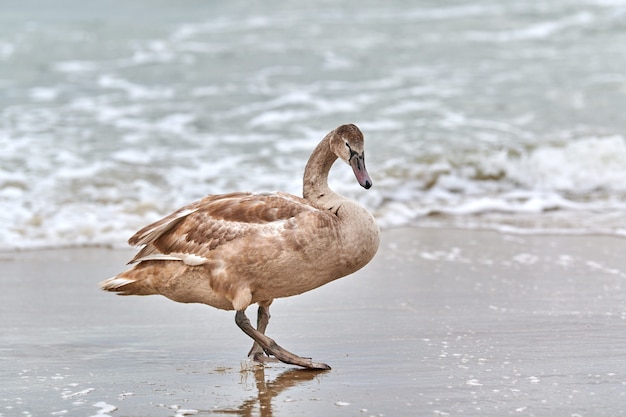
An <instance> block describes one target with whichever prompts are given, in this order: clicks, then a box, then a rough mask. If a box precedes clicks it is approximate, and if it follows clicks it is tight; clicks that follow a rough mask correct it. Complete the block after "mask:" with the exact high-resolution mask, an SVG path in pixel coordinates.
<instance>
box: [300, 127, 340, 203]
mask: <svg viewBox="0 0 626 417" xmlns="http://www.w3.org/2000/svg"><path fill="white" fill-rule="evenodd" d="M332 134H333V132H331V133H329V134H328V135H326V137H324V139H322V141H321V142H320V143H319V144H318V145H317V147H316V148H315V150H314V151H313V153H312V154H311V157H310V158H309V162H307V164H306V168H305V169H304V180H303V189H302V195H303V197H304V198H306V199H307V200H310V201H312V200H318V199H319V198H321V197H323V196H325V195H326V196H327V195H328V194H330V193H333V191H332V190H331V189H330V188H329V187H328V173H329V172H330V168H331V167H332V166H333V163H334V162H335V161H336V160H337V155H335V153H334V152H333V151H331V149H330V137H331V135H332Z"/></svg>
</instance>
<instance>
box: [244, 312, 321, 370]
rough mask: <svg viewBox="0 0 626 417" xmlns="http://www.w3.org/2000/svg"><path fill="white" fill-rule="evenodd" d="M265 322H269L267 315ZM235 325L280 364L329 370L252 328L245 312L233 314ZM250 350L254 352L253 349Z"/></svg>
mask: <svg viewBox="0 0 626 417" xmlns="http://www.w3.org/2000/svg"><path fill="white" fill-rule="evenodd" d="M267 320H269V314H268V318H267ZM235 323H237V326H239V328H240V329H241V330H243V332H244V333H245V334H247V335H248V336H250V337H251V338H252V339H254V341H255V342H256V343H257V344H258V345H259V346H260V347H261V349H262V350H263V351H265V352H266V353H267V354H268V355H272V356H274V357H275V358H276V359H278V360H279V361H281V362H284V363H289V364H292V365H298V366H302V367H304V368H309V369H330V366H328V365H326V364H325V363H321V362H313V361H312V360H311V359H310V358H302V357H300V356H298V355H295V354H293V353H291V352H289V351H287V350H285V349H283V348H282V347H281V346H279V345H278V344H277V343H276V342H275V341H274V340H273V339H271V338H269V337H267V336H265V335H264V334H263V333H261V332H260V331H259V330H257V329H255V328H254V327H252V325H251V324H250V320H248V317H247V316H246V312H245V310H238V311H237V313H236V314H235ZM265 325H267V323H265ZM252 349H253V350H254V347H253V348H252Z"/></svg>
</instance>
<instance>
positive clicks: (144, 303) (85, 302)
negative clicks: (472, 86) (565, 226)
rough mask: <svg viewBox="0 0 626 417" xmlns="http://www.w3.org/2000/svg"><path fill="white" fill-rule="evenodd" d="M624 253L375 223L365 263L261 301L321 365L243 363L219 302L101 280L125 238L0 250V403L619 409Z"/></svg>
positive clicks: (304, 410)
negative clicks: (114, 288)
mask: <svg viewBox="0 0 626 417" xmlns="http://www.w3.org/2000/svg"><path fill="white" fill-rule="evenodd" d="M623 249H624V241H623V239H619V238H612V237H598V236H587V237H573V236H570V237H559V236H514V235H506V234H495V233H489V232H472V231H453V230H452V231H451V230H442V229H440V230H437V229H432V230H428V229H426V230H416V229H403V230H392V231H387V232H385V234H384V235H383V244H382V248H381V252H380V254H379V256H377V257H376V258H375V259H374V261H373V262H372V263H371V264H370V265H368V266H367V267H366V268H365V269H364V270H362V271H360V272H358V273H357V274H355V275H354V276H351V277H348V278H344V279H342V280H339V281H337V282H334V283H332V284H329V285H327V286H325V287H322V288H320V289H318V290H315V291H313V292H310V293H307V294H304V295H302V296H298V297H294V298H289V299H283V300H276V302H275V303H274V304H273V305H272V320H271V323H270V326H269V327H268V334H269V335H270V336H272V337H274V338H275V339H276V340H277V341H278V342H279V343H281V344H282V345H283V346H285V347H287V348H289V349H291V350H293V351H295V352H296V353H299V354H301V355H310V356H312V357H313V358H314V359H315V360H320V361H325V362H328V363H329V364H330V365H331V366H332V367H333V369H332V370H331V371H329V372H322V373H313V372H307V371H300V370H295V368H293V367H289V366H285V365H282V364H273V365H270V366H268V367H266V368H265V369H263V368H255V367H253V366H252V365H251V364H250V363H247V362H245V361H243V358H244V357H245V354H246V352H247V350H248V348H249V347H250V344H251V343H250V342H251V341H250V340H249V339H248V338H247V337H246V336H245V335H244V334H243V333H242V332H241V331H240V330H239V329H238V328H237V327H236V325H235V323H234V317H233V313H232V312H222V311H216V310H214V309H211V308H209V307H206V306H199V305H182V304H177V303H173V302H171V301H169V300H166V299H164V298H160V297H145V298H142V297H127V298H126V297H114V296H113V295H111V294H108V293H102V292H99V291H98V290H97V287H96V284H97V282H98V281H100V280H101V279H104V278H106V277H108V276H110V275H113V274H115V273H117V272H119V270H120V269H121V268H123V264H124V262H125V261H126V260H127V259H128V258H129V257H130V256H131V253H129V252H127V251H109V250H103V249H91V250H66V251H58V250H57V251H40V252H24V253H13V254H5V255H3V257H2V259H1V260H0V272H1V273H2V276H3V290H2V291H0V317H2V320H1V321H0V346H2V347H1V348H0V369H1V370H2V372H1V373H0V415H1V416H17V415H20V416H29V415H31V416H42V415H72V416H79V415H85V416H91V415H110V416H179V415H224V416H225V415H242V416H246V415H247V416H272V415H274V416H278V415H306V416H319V415H329V416H333V415H355V416H357V415H358V416H381V415H382V416H415V415H444V416H445V415H470V416H503V415H524V416H545V415H559V416H619V415H624V407H623V404H624V402H625V401H626V373H625V370H624V366H623V364H624V361H625V360H626V336H625V334H624V331H623V329H624V323H625V320H626V299H625V298H624V296H623V291H624V278H626V264H625V263H624V258H623V256H622V255H623ZM248 314H249V315H250V316H253V314H254V312H253V311H252V309H250V311H249V312H248Z"/></svg>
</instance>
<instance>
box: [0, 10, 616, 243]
mask: <svg viewBox="0 0 626 417" xmlns="http://www.w3.org/2000/svg"><path fill="white" fill-rule="evenodd" d="M625 35H626V1H624V0H569V1H560V0H559V1H557V0H548V1H541V2H539V1H532V0H523V1H515V2H503V1H496V0H480V1H474V2H466V1H445V2H442V1H427V0H421V1H400V0H395V1H385V2H382V1H373V0H365V1H346V2H330V1H322V0H313V1H308V2H283V1H276V0H270V1H265V2H248V1H243V0H242V1H239V0H233V1H229V2H202V1H186V2H165V1H135V2H123V1H109V2H105V3H98V4H93V3H91V2H80V1H76V0H59V1H55V2H35V1H28V0H20V1H19V2H18V1H6V2H3V4H2V12H1V13H0V249H3V250H10V249H15V248H35V247H61V246H79V245H115V246H121V245H123V244H124V242H125V241H126V239H127V238H128V237H129V236H130V235H131V234H132V233H134V231H135V230H137V229H138V228H140V227H142V226H144V225H145V224H147V223H149V222H151V221H153V220H156V219H158V218H160V217H161V216H163V215H166V214H168V213H169V212H171V211H173V210H175V209H177V208H179V207H180V206H182V205H184V204H187V203H189V202H192V201H194V200H196V199H198V198H201V197H203V196H204V195H207V194H215V193H223V192H230V191H237V190H249V191H272V190H282V191H287V192H291V193H295V194H299V193H300V192H301V184H302V182H301V176H302V172H303V169H304V165H305V163H306V161H307V158H308V156H309V154H310V152H311V151H312V149H313V148H314V147H315V145H316V144H317V142H318V141H319V140H320V139H321V138H322V137H323V136H324V135H325V134H326V133H328V132H329V131H330V130H332V129H333V128H335V127H336V126H338V125H340V124H344V123H355V124H357V125H358V126H359V127H360V128H361V130H362V131H363V133H364V135H365V138H366V163H367V167H368V170H369V172H370V175H371V177H372V179H373V181H374V186H373V188H372V189H370V190H367V191H366V190H364V189H362V188H360V187H359V186H358V184H357V183H356V181H355V180H354V178H353V177H352V173H351V172H350V169H349V167H348V166H345V165H341V164H337V165H336V166H335V167H334V168H333V172H331V178H330V185H331V187H332V188H334V189H335V190H336V191H338V192H340V193H342V194H344V195H346V196H349V197H351V198H354V199H356V200H358V201H360V202H361V203H362V204H363V205H364V206H366V207H367V208H368V209H369V210H371V211H372V213H374V215H375V216H376V217H377V219H378V221H379V223H380V225H381V226H382V227H383V228H388V227H394V226H401V225H416V226H429V227H471V228H494V229H497V230H506V231H517V232H560V233H609V234H620V235H624V234H626V226H625V222H624V220H625V215H624V212H625V211H624V210H625V209H626V139H625V136H624V135H625V133H624V132H625V131H626V117H624V109H625V108H626V72H624V68H626V43H625V42H624V39H625V38H626V37H625Z"/></svg>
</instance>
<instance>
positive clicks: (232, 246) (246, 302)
mask: <svg viewBox="0 0 626 417" xmlns="http://www.w3.org/2000/svg"><path fill="white" fill-rule="evenodd" d="M337 158H340V159H342V160H343V161H345V162H346V163H348V164H349V165H350V166H351V167H352V170H353V171H354V175H355V176H356V179H357V181H358V182H359V184H360V185H361V186H363V187H364V188H366V189H367V188H370V187H371V186H372V181H371V179H370V177H369V175H368V173H367V170H366V169H365V160H364V154H363V134H362V133H361V131H360V130H359V128H357V127H356V126H355V125H353V124H348V125H342V126H339V127H338V128H336V129H335V130H333V131H331V132H330V133H329V134H328V135H326V137H324V139H322V141H321V142H320V143H319V145H317V147H316V148H315V150H314V151H313V153H312V154H311V157H310V158H309V161H308V163H307V165H306V168H305V170H304V186H303V197H304V198H301V197H297V196H295V195H291V194H287V193H282V192H276V193H244V192H238V193H231V194H223V195H210V196H207V197H205V198H203V199H201V200H199V201H196V202H195V203H192V204H190V205H188V206H185V207H183V208H181V209H179V210H177V211H175V212H174V213H172V214H170V215H169V216H167V217H165V218H163V219H161V220H159V221H157V222H155V223H153V224H151V225H149V226H146V227H144V228H143V229H141V230H140V231H138V232H137V233H136V234H135V235H134V236H133V237H131V238H130V239H129V241H128V242H129V244H131V245H133V246H141V245H143V247H142V248H141V250H140V251H139V252H138V253H137V255H136V256H135V257H134V258H133V259H132V260H131V261H130V262H129V263H131V264H135V266H134V267H133V268H132V269H130V270H128V271H126V272H123V273H121V274H119V275H117V276H115V277H113V278H110V279H108V280H106V281H103V282H102V283H101V284H100V286H101V288H102V289H103V290H106V291H113V292H117V293H119V294H121V295H150V294H161V295H164V296H165V297H167V298H170V299H172V300H174V301H178V302H181V303H203V304H208V305H210V306H213V307H216V308H220V309H224V310H236V314H235V322H236V323H237V325H238V326H239V327H240V328H241V330H243V331H244V332H245V333H246V334H247V335H248V336H250V337H251V338H252V339H254V344H253V346H252V349H251V350H250V353H249V357H250V358H252V359H253V360H255V361H259V362H263V361H264V360H268V359H269V357H270V356H274V357H275V358H276V359H278V360H280V361H282V362H285V363H289V364H294V365H299V366H302V367H305V368H311V369H330V367H329V366H328V365H326V364H324V363H320V362H313V361H312V360H311V359H309V358H302V357H300V356H297V355H295V354H293V353H291V352H288V351H287V350H285V349H283V348H282V347H280V346H279V345H278V344H277V343H276V342H275V341H274V340H272V339H271V338H269V337H267V336H266V335H265V329H266V327H267V324H268V322H269V318H270V315H269V306H270V304H271V303H272V301H273V300H274V299H275V298H281V297H289V296H292V295H296V294H301V293H303V292H306V291H309V290H312V289H314V288H317V287H319V286H321V285H324V284H326V283H328V282H330V281H333V280H335V279H337V278H341V277H343V276H346V275H348V274H351V273H353V272H355V271H357V270H358V269H360V268H362V267H363V266H364V265H365V264H367V263H368V262H369V261H370V260H371V259H372V258H373V257H374V254H375V253H376V251H377V249H378V226H377V225H376V221H375V220H374V218H373V217H372V215H371V214H370V213H369V212H368V211H367V210H366V209H365V208H363V207H361V206H360V205H359V204H357V203H356V202H354V201H352V200H350V199H347V198H345V197H342V196H340V195H338V194H337V193H335V192H333V191H332V190H331V189H330V188H329V187H328V182H327V178H328V172H329V171H330V168H331V166H332V165H333V163H334V162H335V160H336V159H337ZM254 303H257V304H258V305H259V309H258V318H257V328H256V329H255V328H254V327H253V326H252V325H251V324H250V321H249V320H248V318H247V317H246V315H245V310H246V308H247V307H248V306H250V305H251V304H254Z"/></svg>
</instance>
